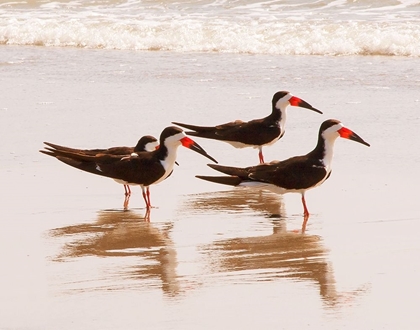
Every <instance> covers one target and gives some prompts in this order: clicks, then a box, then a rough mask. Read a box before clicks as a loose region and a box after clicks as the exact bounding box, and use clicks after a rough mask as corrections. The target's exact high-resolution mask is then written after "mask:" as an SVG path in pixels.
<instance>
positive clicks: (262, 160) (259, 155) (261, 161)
mask: <svg viewBox="0 0 420 330" xmlns="http://www.w3.org/2000/svg"><path fill="white" fill-rule="evenodd" d="M258 158H259V160H260V164H262V163H264V156H263V153H262V148H260V152H259V153H258Z"/></svg>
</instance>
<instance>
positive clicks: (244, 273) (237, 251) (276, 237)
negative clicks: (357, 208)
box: [188, 189, 361, 306]
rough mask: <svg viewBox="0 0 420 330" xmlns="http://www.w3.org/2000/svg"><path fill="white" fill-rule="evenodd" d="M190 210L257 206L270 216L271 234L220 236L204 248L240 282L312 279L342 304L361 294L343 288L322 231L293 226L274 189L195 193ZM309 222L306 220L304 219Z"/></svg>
mask: <svg viewBox="0 0 420 330" xmlns="http://www.w3.org/2000/svg"><path fill="white" fill-rule="evenodd" d="M189 197H190V198H189V201H188V203H189V204H188V205H189V207H190V208H198V209H200V212H207V213H208V212H209V211H213V212H219V211H222V212H243V213H246V212H248V211H249V210H252V211H253V212H254V213H255V215H258V216H261V214H262V215H263V216H264V217H266V218H268V219H270V220H269V221H270V223H271V224H272V228H273V232H272V233H271V234H270V235H266V236H250V237H238V238H231V239H226V240H218V241H215V242H214V243H212V244H209V245H206V246H202V247H201V250H202V252H203V253H204V254H205V255H206V256H207V259H208V260H210V264H211V269H212V271H213V272H214V273H223V274H229V276H225V278H230V279H232V280H234V281H235V282H242V281H274V280H277V279H280V278H283V279H290V280H292V281H300V282H311V283H312V284H314V285H316V286H317V287H319V293H320V296H321V299H322V300H323V301H324V302H325V304H326V305H327V306H339V305H340V304H341V303H343V302H348V301H350V300H352V299H353V297H354V296H356V295H357V294H358V293H360V292H361V290H360V288H359V289H357V290H354V291H352V292H346V293H343V292H341V293H340V292H337V289H336V282H335V279H334V272H333V267H332V265H331V262H330V261H329V260H328V250H327V249H326V248H325V247H324V244H323V240H322V238H321V237H320V236H317V235H308V234H305V233H304V228H302V231H300V230H299V231H295V230H288V229H287V217H286V215H285V214H286V211H285V208H284V204H283V201H282V199H281V198H280V199H279V198H278V196H277V195H275V194H272V193H270V192H264V191H261V193H259V194H258V193H256V192H255V191H252V190H251V191H249V190H247V189H243V190H242V189H240V190H230V191H221V192H216V193H206V194H198V195H194V196H189ZM304 223H305V221H304Z"/></svg>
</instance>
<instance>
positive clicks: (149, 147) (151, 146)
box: [44, 135, 159, 203]
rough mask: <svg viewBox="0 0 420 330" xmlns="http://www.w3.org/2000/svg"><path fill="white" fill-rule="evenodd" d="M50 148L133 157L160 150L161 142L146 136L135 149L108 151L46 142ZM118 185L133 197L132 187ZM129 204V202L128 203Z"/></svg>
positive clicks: (88, 153) (125, 148)
mask: <svg viewBox="0 0 420 330" xmlns="http://www.w3.org/2000/svg"><path fill="white" fill-rule="evenodd" d="M44 144H46V145H47V146H48V147H46V148H45V149H46V150H49V151H54V150H61V151H67V152H73V153H81V154H84V155H90V156H95V155H98V154H106V155H131V154H132V153H133V152H134V153H136V152H142V151H149V152H150V151H153V150H156V149H157V148H159V142H158V140H157V139H156V138H155V137H154V136H151V135H145V136H142V137H141V138H140V140H139V141H138V142H137V144H136V146H135V147H125V146H124V147H111V148H108V149H76V148H69V147H64V146H61V145H58V144H54V143H50V142H44ZM115 181H116V182H118V183H122V184H123V185H124V193H125V196H129V195H131V189H130V186H129V185H127V184H124V183H123V182H121V181H119V180H115ZM127 203H128V202H127Z"/></svg>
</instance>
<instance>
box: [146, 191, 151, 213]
mask: <svg viewBox="0 0 420 330" xmlns="http://www.w3.org/2000/svg"><path fill="white" fill-rule="evenodd" d="M146 197H147V203H148V205H149V208H150V207H152V203H151V202H150V190H149V187H147V188H146Z"/></svg>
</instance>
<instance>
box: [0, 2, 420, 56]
mask: <svg viewBox="0 0 420 330" xmlns="http://www.w3.org/2000/svg"><path fill="white" fill-rule="evenodd" d="M419 13H420V2H419V1H415V0H386V1H385V0H384V1H376V0H360V1H354V0H317V1H314V0H311V1H309V0H297V1H294V0H293V1H292V0H284V1H278V0H268V1H255V0H236V1H227V0H195V1H192V0H181V1H178V0H165V1H157V0H146V1H139V0H86V1H85V0H58V1H47V0H27V1H2V2H1V3H0V44H5V45H36V46H70V47H82V48H91V49H119V50H153V51H159V50H167V51H177V52H224V53H249V54H271V55H386V56H415V57H418V56H420V14H419Z"/></svg>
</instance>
